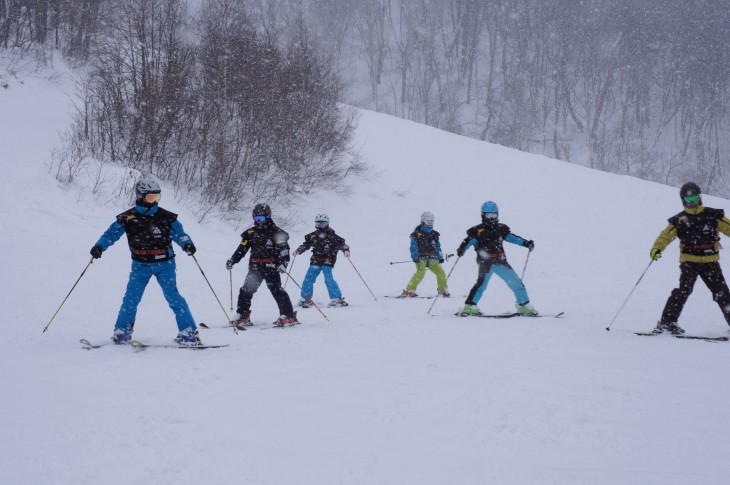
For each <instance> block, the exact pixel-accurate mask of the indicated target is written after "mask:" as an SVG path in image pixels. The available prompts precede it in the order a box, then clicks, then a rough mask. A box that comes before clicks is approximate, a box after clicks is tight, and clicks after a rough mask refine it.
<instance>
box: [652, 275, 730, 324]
mask: <svg viewBox="0 0 730 485" xmlns="http://www.w3.org/2000/svg"><path fill="white" fill-rule="evenodd" d="M679 270H680V275H679V288H675V289H673V290H672V294H671V295H669V299H668V300H667V304H666V305H664V312H662V323H677V320H679V315H680V314H681V313H682V309H683V308H684V304H685V303H687V299H688V298H689V295H690V294H691V293H692V290H693V289H694V286H695V282H696V281H697V277H700V278H702V281H704V282H705V284H706V285H707V288H709V289H710V291H711V292H712V299H713V300H715V301H716V302H717V304H718V305H719V306H720V310H721V311H722V314H723V316H724V317H725V321H727V322H728V325H730V290H728V287H727V283H726V282H725V277H724V276H723V274H722V268H720V263H717V262H715V263H682V264H680V265H679Z"/></svg>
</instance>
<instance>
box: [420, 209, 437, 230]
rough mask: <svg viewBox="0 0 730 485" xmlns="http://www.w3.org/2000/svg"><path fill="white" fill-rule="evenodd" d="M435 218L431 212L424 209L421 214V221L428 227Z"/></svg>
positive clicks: (431, 225)
mask: <svg viewBox="0 0 730 485" xmlns="http://www.w3.org/2000/svg"><path fill="white" fill-rule="evenodd" d="M435 220H436V218H435V217H434V215H433V212H431V211H426V212H424V213H423V214H421V223H422V224H426V225H427V226H429V227H433V222H434V221H435Z"/></svg>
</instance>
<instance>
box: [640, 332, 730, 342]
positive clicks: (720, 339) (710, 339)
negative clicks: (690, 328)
mask: <svg viewBox="0 0 730 485" xmlns="http://www.w3.org/2000/svg"><path fill="white" fill-rule="evenodd" d="M634 335H640V336H642V337H655V336H657V335H664V334H663V333H653V332H634ZM667 335H669V336H670V337H674V338H679V339H687V340H704V341H706V342H727V341H728V340H730V337H725V336H720V337H709V336H704V335H672V334H667Z"/></svg>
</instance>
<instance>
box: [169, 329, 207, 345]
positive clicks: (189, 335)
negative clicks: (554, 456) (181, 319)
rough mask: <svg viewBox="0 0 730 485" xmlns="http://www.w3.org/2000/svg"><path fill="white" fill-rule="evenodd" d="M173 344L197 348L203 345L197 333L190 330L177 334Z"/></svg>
mask: <svg viewBox="0 0 730 485" xmlns="http://www.w3.org/2000/svg"><path fill="white" fill-rule="evenodd" d="M175 342H176V343H177V344H178V345H179V346H181V347H199V346H201V345H203V342H201V341H200V337H199V336H198V331H197V330H195V331H192V330H190V329H188V330H183V331H182V332H180V333H179V334H177V337H175Z"/></svg>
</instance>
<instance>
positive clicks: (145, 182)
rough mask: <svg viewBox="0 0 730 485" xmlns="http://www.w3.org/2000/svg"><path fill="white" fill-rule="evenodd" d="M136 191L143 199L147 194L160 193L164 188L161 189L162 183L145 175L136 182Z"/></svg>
mask: <svg viewBox="0 0 730 485" xmlns="http://www.w3.org/2000/svg"><path fill="white" fill-rule="evenodd" d="M134 192H135V194H137V198H138V199H142V198H144V196H145V195H147V194H159V193H160V192H162V189H160V184H158V183H157V180H155V179H153V178H150V177H143V178H141V179H139V180H138V181H137V183H136V184H134Z"/></svg>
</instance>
